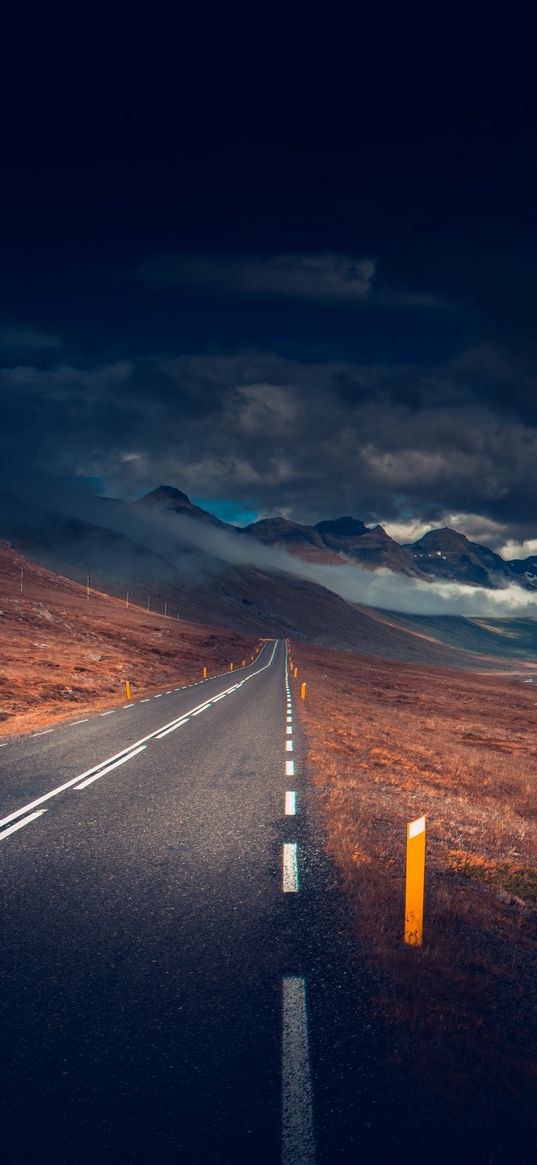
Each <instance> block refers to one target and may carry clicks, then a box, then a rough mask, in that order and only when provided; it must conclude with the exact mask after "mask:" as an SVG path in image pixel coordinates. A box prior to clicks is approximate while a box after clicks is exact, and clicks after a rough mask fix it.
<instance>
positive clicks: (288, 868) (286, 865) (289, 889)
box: [282, 841, 298, 894]
mask: <svg viewBox="0 0 537 1165" xmlns="http://www.w3.org/2000/svg"><path fill="white" fill-rule="evenodd" d="M282 890H283V892H284V894H296V892H297V890H298V845H297V843H296V841H293V842H286V843H285V845H284V847H283V868H282Z"/></svg>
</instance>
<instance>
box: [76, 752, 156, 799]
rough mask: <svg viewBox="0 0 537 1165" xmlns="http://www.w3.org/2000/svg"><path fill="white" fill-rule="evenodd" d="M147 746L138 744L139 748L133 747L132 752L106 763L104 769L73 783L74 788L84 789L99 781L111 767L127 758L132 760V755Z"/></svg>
mask: <svg viewBox="0 0 537 1165" xmlns="http://www.w3.org/2000/svg"><path fill="white" fill-rule="evenodd" d="M145 748H147V744H142V745H140V748H135V749H134V751H133V752H129V753H128V755H127V756H122V757H121V758H120V760H116V761H114V763H113V765H107V766H106V768H105V769H100V770H99V772H98V773H94V775H93V776H92V777H88V779H87V780H86V781H82V783H81V784H80V785H75V789H86V788H87V787H88V785H92V784H93V782H94V781H99V780H100V778H101V777H104V776H106V773H111V772H112V769H118V768H119V766H120V765H124V764H126V763H127V761H128V760H132V758H133V756H137V755H138V753H139V752H143V751H144V749H145Z"/></svg>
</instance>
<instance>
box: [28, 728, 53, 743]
mask: <svg viewBox="0 0 537 1165" xmlns="http://www.w3.org/2000/svg"><path fill="white" fill-rule="evenodd" d="M49 732H54V729H53V728H45V731H44V732H32V736H31V739H32V740H33V738H34V736H47V735H48V733H49Z"/></svg>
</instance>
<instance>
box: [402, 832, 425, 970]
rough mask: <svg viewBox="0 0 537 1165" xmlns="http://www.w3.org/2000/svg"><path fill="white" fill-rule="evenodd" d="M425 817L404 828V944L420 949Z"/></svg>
mask: <svg viewBox="0 0 537 1165" xmlns="http://www.w3.org/2000/svg"><path fill="white" fill-rule="evenodd" d="M425 834H426V831H425V815H423V817H417V818H416V820H415V821H409V822H408V825H407V827H406V901H405V942H406V943H409V944H410V946H413V947H420V946H421V944H422V941H423V897H424V891H425V840H426V836H425Z"/></svg>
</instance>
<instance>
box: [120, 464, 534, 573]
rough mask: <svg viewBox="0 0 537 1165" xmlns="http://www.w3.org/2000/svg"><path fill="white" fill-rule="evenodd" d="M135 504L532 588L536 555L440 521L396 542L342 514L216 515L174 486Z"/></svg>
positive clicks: (275, 539) (281, 541) (371, 562)
mask: <svg viewBox="0 0 537 1165" xmlns="http://www.w3.org/2000/svg"><path fill="white" fill-rule="evenodd" d="M135 504H136V505H137V506H143V507H151V508H152V509H154V510H158V511H160V512H168V513H175V514H178V515H180V516H181V517H187V518H191V519H193V520H195V521H202V522H204V523H209V524H210V525H213V526H215V527H218V528H220V529H223V530H227V531H228V532H230V533H232V534H235V535H239V536H240V537H244V538H255V539H256V540H257V541H259V542H261V543H262V544H263V545H265V546H272V547H278V548H279V549H282V550H287V551H288V552H289V553H291V554H294V555H296V556H297V557H299V558H302V559H303V560H305V561H310V562H324V563H338V562H342V561H350V562H354V563H356V564H357V565H359V566H362V567H365V568H366V569H367V570H377V569H378V568H379V567H385V568H387V569H388V570H392V571H394V572H395V573H396V574H403V575H406V576H408V577H413V578H424V579H443V580H446V581H451V582H459V583H467V584H469V585H470V586H482V587H490V588H493V589H497V588H501V587H505V586H507V585H508V584H509V583H516V584H517V585H518V586H522V587H525V588H526V589H528V590H534V589H537V556H532V557H530V558H525V559H513V560H511V561H508V560H506V559H504V558H502V557H501V556H500V555H499V554H497V553H496V552H495V551H494V550H490V549H489V548H488V547H487V546H482V545H480V544H479V543H478V542H471V541H470V539H469V538H467V537H466V535H465V534H461V533H459V532H458V531H457V530H452V529H450V528H449V527H442V528H440V529H437V530H430V531H429V533H427V534H424V535H423V537H422V538H419V539H418V540H417V541H416V542H409V543H405V544H401V543H399V542H396V541H395V539H394V538H391V537H390V535H389V534H388V533H387V532H386V530H385V529H384V528H383V527H382V526H378V525H377V526H366V524H365V522H362V521H361V520H360V519H359V518H352V517H341V518H333V519H328V520H325V521H322V522H317V523H316V524H315V525H313V526H308V525H303V524H301V523H299V522H291V521H289V519H287V518H281V517H275V518H262V519H261V520H260V521H258V522H253V523H251V524H250V525H249V526H242V527H238V526H233V525H231V524H229V523H226V522H223V521H221V520H220V519H219V518H216V517H214V516H213V515H212V514H209V513H207V511H206V510H203V509H201V507H200V506H196V505H193V503H192V502H191V501H190V499H189V498H188V496H187V495H186V494H185V493H182V492H181V491H180V490H177V489H174V488H173V486H159V487H158V488H157V489H155V490H152V491H151V492H150V493H148V494H146V495H145V496H144V497H143V498H141V499H140V500H139V501H138V502H136V503H135Z"/></svg>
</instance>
